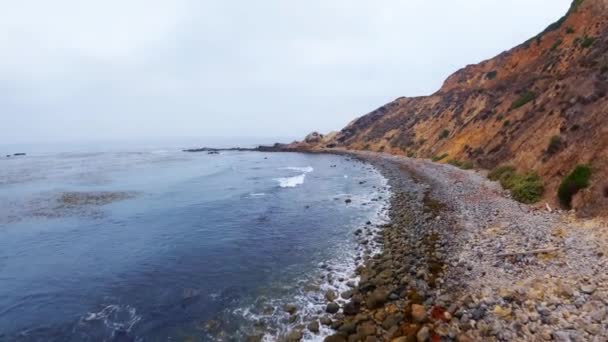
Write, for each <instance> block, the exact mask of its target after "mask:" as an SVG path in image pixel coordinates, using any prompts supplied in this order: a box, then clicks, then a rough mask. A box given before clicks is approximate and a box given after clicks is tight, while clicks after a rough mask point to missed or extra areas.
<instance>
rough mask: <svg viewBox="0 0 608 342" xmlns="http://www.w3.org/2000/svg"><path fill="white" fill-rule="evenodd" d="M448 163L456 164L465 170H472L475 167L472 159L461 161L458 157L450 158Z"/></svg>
mask: <svg viewBox="0 0 608 342" xmlns="http://www.w3.org/2000/svg"><path fill="white" fill-rule="evenodd" d="M448 164H450V165H454V166H456V167H458V168H461V169H463V170H470V169H472V168H473V162H472V161H470V160H465V161H460V160H458V159H450V160H448Z"/></svg>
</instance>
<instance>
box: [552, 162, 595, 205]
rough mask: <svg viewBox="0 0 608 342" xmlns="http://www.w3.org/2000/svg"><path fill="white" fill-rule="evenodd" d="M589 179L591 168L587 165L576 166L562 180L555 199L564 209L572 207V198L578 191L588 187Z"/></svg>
mask: <svg viewBox="0 0 608 342" xmlns="http://www.w3.org/2000/svg"><path fill="white" fill-rule="evenodd" d="M590 178H591V167H589V166H588V165H578V166H577V167H575V168H574V170H573V171H572V172H570V174H569V175H568V176H566V178H564V179H563V180H562V183H561V184H560V186H559V188H558V190H557V197H558V198H559V202H560V203H561V205H562V206H564V207H565V208H570V207H571V206H572V197H574V195H576V194H577V193H578V192H579V191H580V190H582V189H585V188H586V187H588V186H589V179H590Z"/></svg>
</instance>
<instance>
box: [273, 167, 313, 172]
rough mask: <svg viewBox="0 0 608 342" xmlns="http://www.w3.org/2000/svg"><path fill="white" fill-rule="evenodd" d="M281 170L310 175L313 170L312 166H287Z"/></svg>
mask: <svg viewBox="0 0 608 342" xmlns="http://www.w3.org/2000/svg"><path fill="white" fill-rule="evenodd" d="M281 170H292V171H299V172H304V173H311V172H313V171H314V170H315V169H314V168H313V167H312V166H304V167H300V166H288V167H284V168H282V169H281Z"/></svg>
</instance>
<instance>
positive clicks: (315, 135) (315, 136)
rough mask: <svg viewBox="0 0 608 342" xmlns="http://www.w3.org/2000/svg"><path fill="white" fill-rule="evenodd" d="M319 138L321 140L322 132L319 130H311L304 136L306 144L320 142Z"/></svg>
mask: <svg viewBox="0 0 608 342" xmlns="http://www.w3.org/2000/svg"><path fill="white" fill-rule="evenodd" d="M321 140H323V134H320V133H319V132H312V133H310V134H308V135H307V136H306V138H304V142H306V143H308V144H316V143H319V142H321Z"/></svg>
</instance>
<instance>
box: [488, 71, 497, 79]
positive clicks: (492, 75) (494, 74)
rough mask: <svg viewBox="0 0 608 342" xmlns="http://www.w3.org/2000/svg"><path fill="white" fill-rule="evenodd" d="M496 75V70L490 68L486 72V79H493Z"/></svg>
mask: <svg viewBox="0 0 608 342" xmlns="http://www.w3.org/2000/svg"><path fill="white" fill-rule="evenodd" d="M497 75H498V71H496V70H492V71H490V72H488V73H487V74H486V79H488V80H493V79H495V78H496V76H497Z"/></svg>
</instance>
